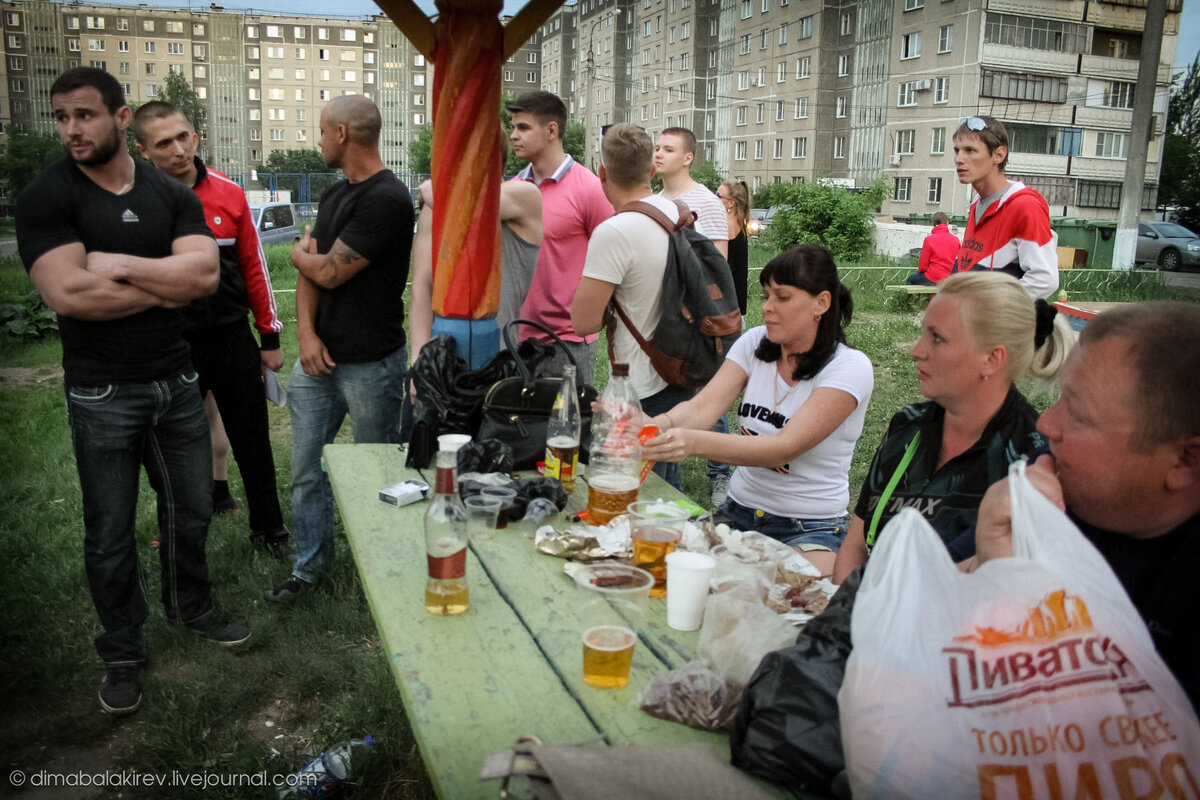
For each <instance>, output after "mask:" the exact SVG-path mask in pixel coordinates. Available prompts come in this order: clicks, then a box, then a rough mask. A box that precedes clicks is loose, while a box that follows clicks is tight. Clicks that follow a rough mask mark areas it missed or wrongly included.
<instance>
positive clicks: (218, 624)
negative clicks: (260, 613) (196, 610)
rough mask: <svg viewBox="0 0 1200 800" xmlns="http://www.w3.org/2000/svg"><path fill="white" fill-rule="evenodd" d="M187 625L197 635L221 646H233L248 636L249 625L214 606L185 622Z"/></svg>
mask: <svg viewBox="0 0 1200 800" xmlns="http://www.w3.org/2000/svg"><path fill="white" fill-rule="evenodd" d="M187 627H188V630H190V631H191V632H192V633H194V634H196V635H197V636H203V637H204V638H205V639H208V640H210V641H214V642H216V643H217V644H219V645H221V646H223V647H234V646H236V645H239V644H242V643H243V642H245V641H246V640H247V639H249V638H250V626H249V625H247V624H246V623H244V622H242V621H241V620H236V619H233V618H232V617H230V616H229V615H228V614H226V613H225V612H224V611H221V610H219V609H216V608H214V609H213V610H212V611H210V612H208V613H207V614H205V615H204V616H203V617H200V619H197V620H194V621H192V622H189V623H187Z"/></svg>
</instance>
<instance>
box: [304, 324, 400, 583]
mask: <svg viewBox="0 0 1200 800" xmlns="http://www.w3.org/2000/svg"><path fill="white" fill-rule="evenodd" d="M407 364H408V357H407V353H406V351H405V348H403V347H399V348H397V349H396V350H395V352H393V353H392V354H391V355H389V356H387V357H386V358H384V359H383V360H381V361H372V362H370V363H366V364H338V365H337V366H336V367H334V368H333V372H331V373H330V374H328V375H315V376H314V375H308V374H306V373H305V372H304V368H303V367H302V366H301V365H300V361H299V359H297V361H296V365H295V367H293V368H292V376H291V379H290V381H289V382H288V408H289V409H290V410H291V418H292V527H293V530H294V532H295V536H296V561H295V564H294V566H293V567H292V574H293V575H294V576H295V577H297V578H299V579H300V580H302V581H305V582H307V583H317V582H318V581H320V580H321V579H322V578H324V577H325V575H327V574H328V573H329V571H330V570H331V569H332V567H333V489H332V488H331V487H330V485H329V478H328V476H326V475H325V472H324V470H322V469H321V451H322V450H323V449H324V448H325V445H327V444H330V443H331V442H333V440H334V438H335V437H336V436H337V433H338V430H340V429H341V427H342V422H343V421H345V419H346V415H347V414H349V415H350V419H351V420H352V421H353V424H354V441H355V442H356V443H359V444H362V443H366V442H373V443H383V444H398V443H399V441H400V407H401V404H402V402H403V398H404V394H405V392H406V391H407V386H406V385H407V380H406V377H407V370H406V367H407Z"/></svg>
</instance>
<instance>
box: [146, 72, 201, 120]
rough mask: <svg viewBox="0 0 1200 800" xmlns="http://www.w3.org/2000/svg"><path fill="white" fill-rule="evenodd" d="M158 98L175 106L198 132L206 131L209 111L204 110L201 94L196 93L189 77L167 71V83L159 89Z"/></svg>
mask: <svg viewBox="0 0 1200 800" xmlns="http://www.w3.org/2000/svg"><path fill="white" fill-rule="evenodd" d="M158 99H159V100H165V101H166V102H168V103H170V104H171V105H173V106H175V109H176V110H177V111H179V112H180V113H181V114H183V116H185V117H187V121H188V122H190V123H192V127H193V128H195V129H196V133H201V132H203V131H204V124H205V122H207V121H208V115H207V112H205V110H204V104H203V103H201V102H200V95H198V94H196V90H195V89H193V88H192V87H191V84H189V83H188V80H187V78H185V77H183V73H181V72H168V73H167V81H166V83H164V84H163V87H162V88H161V89H159V90H158Z"/></svg>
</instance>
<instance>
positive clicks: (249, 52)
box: [146, 42, 258, 61]
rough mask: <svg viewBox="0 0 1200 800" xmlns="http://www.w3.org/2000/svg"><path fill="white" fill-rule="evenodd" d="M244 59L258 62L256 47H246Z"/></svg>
mask: <svg viewBox="0 0 1200 800" xmlns="http://www.w3.org/2000/svg"><path fill="white" fill-rule="evenodd" d="M146 44H154V42H146ZM246 58H248V59H250V60H251V61H258V48H257V47H247V48H246Z"/></svg>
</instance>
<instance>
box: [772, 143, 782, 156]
mask: <svg viewBox="0 0 1200 800" xmlns="http://www.w3.org/2000/svg"><path fill="white" fill-rule="evenodd" d="M772 158H783V139H776V140H775V152H774V154H773V155H772Z"/></svg>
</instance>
